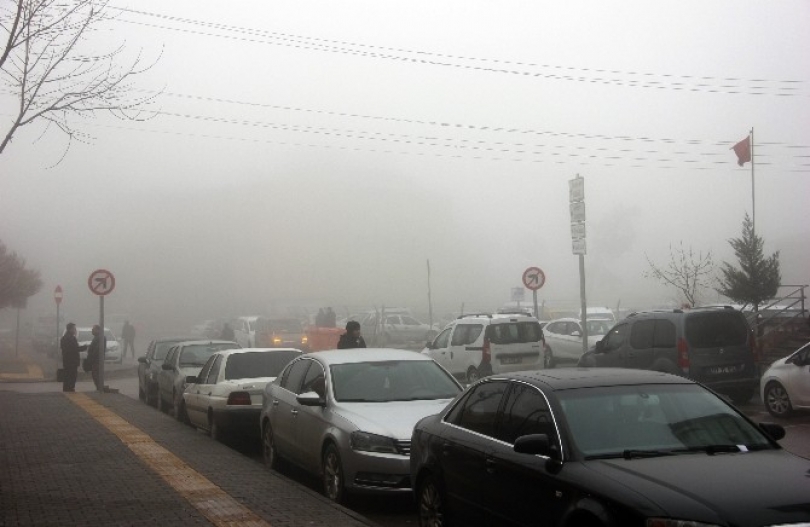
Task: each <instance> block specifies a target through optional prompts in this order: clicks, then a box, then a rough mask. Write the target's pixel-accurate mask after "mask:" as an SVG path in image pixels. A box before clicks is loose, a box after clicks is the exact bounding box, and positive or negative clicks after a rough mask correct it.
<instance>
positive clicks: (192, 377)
mask: <svg viewBox="0 0 810 527" xmlns="http://www.w3.org/2000/svg"><path fill="white" fill-rule="evenodd" d="M197 382H198V380H197V376H196V375H189V376H188V377H186V384H197Z"/></svg>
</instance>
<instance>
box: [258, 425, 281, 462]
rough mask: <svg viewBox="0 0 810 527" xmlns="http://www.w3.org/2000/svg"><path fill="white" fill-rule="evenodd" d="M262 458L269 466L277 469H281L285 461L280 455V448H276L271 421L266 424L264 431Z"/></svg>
mask: <svg viewBox="0 0 810 527" xmlns="http://www.w3.org/2000/svg"><path fill="white" fill-rule="evenodd" d="M262 458H263V459H264V464H265V466H266V467H267V468H269V469H271V470H276V471H279V470H281V468H282V466H283V463H282V459H281V456H279V455H278V450H276V440H275V438H274V437H273V428H272V427H271V426H270V423H267V424H266V425H264V430H263V431H262Z"/></svg>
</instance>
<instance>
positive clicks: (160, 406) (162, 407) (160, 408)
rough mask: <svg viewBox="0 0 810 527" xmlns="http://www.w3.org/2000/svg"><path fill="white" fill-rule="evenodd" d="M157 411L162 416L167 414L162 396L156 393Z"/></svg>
mask: <svg viewBox="0 0 810 527" xmlns="http://www.w3.org/2000/svg"><path fill="white" fill-rule="evenodd" d="M157 409H158V411H160V412H163V413H164V414H165V413H166V412H167V410H168V407H167V406H166V402H165V401H164V400H163V396H162V395H160V393H158V396H157Z"/></svg>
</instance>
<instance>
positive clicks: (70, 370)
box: [59, 322, 87, 392]
mask: <svg viewBox="0 0 810 527" xmlns="http://www.w3.org/2000/svg"><path fill="white" fill-rule="evenodd" d="M59 347H60V348H61V349H62V370H63V371H64V377H62V391H63V392H75V391H76V370H77V368H78V367H79V362H80V357H79V352H81V351H84V350H86V349H87V346H79V341H77V340H76V324H74V323H73V322H70V323H68V325H67V326H65V334H64V335H62V340H60V341H59Z"/></svg>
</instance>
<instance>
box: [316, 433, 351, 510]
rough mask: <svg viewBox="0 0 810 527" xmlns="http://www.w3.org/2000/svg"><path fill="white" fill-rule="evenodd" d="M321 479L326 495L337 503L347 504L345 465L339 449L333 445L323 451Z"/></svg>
mask: <svg viewBox="0 0 810 527" xmlns="http://www.w3.org/2000/svg"><path fill="white" fill-rule="evenodd" d="M321 478H322V480H323V493H324V495H325V496H326V497H327V498H329V499H330V500H332V501H333V502H335V503H340V504H344V503H346V488H345V486H344V479H343V463H342V462H341V461H340V453H339V452H338V450H337V447H335V445H334V444H332V443H330V444H329V445H328V446H327V447H326V449H324V451H323V457H322V458H321Z"/></svg>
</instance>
